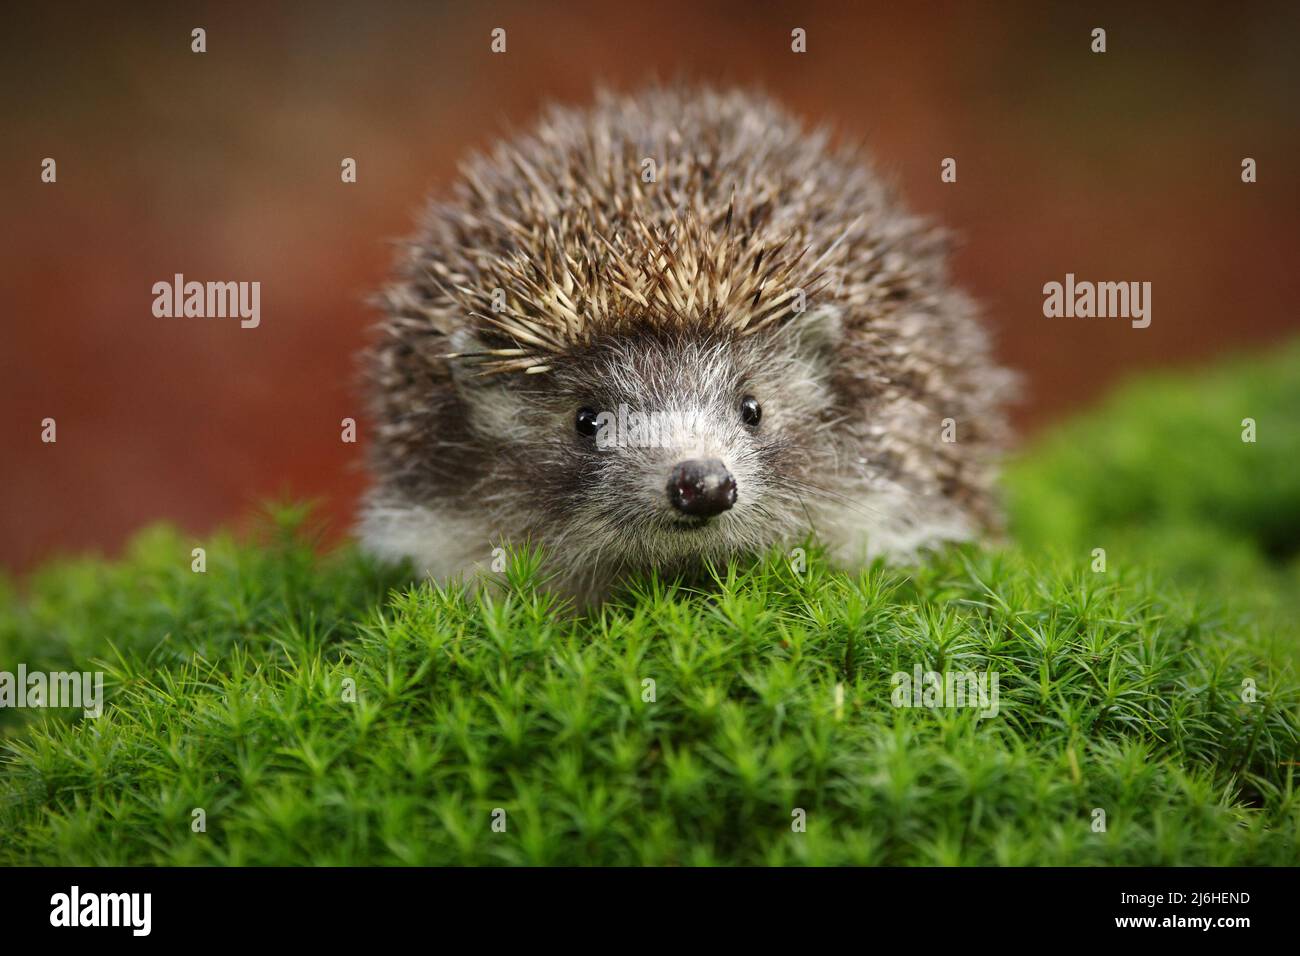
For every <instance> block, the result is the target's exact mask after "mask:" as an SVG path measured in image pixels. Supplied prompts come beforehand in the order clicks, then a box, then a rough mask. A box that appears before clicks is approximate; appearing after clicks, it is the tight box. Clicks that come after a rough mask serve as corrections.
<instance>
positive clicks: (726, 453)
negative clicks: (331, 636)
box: [361, 90, 1007, 601]
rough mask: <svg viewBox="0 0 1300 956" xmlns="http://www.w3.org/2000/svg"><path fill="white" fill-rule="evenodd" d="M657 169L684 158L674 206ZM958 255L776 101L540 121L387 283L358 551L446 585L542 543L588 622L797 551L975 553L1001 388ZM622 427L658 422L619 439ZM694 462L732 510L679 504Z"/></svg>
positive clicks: (477, 170)
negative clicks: (744, 562)
mask: <svg viewBox="0 0 1300 956" xmlns="http://www.w3.org/2000/svg"><path fill="white" fill-rule="evenodd" d="M641 155H647V156H659V157H668V159H667V160H664V161H663V168H662V170H661V175H660V178H659V181H658V182H657V183H655V184H650V185H647V184H646V183H645V182H643V181H642V179H641V177H640V176H639V175H638V172H639V169H640V168H641V167H640V164H639V162H638V161H637V157H639V156H641ZM941 255H942V244H941V243H940V242H938V241H936V237H935V236H934V234H933V232H931V231H930V230H929V229H928V228H927V227H925V226H924V224H922V223H919V222H918V221H917V220H915V219H913V218H911V217H909V216H907V215H906V214H904V213H902V212H901V211H900V210H898V208H897V207H896V206H895V205H894V203H893V200H892V199H891V198H890V196H889V194H888V192H887V191H886V190H885V189H884V188H883V187H882V186H881V184H880V183H879V181H878V180H876V179H875V178H874V177H873V176H872V175H871V174H870V173H869V172H867V170H866V169H865V168H864V167H863V166H862V165H861V164H860V162H859V161H857V160H856V159H855V158H854V157H852V156H845V155H840V154H834V153H830V152H829V151H827V150H826V148H825V142H824V137H821V136H818V135H811V134H806V133H805V132H804V131H803V130H802V128H801V127H800V126H799V125H798V123H796V122H795V121H794V120H792V119H791V118H789V117H788V116H786V115H785V114H784V113H781V112H780V111H779V110H777V109H776V108H775V107H774V106H773V105H772V104H770V103H769V102H767V101H765V100H762V99H759V98H755V97H750V96H746V95H742V94H734V93H733V94H715V93H711V92H708V91H681V90H676V91H672V90H654V91H650V92H649V93H646V94H642V95H641V96H639V97H634V98H629V99H610V98H606V99H604V100H602V101H601V103H600V104H598V106H597V107H596V108H595V109H594V110H592V111H590V112H587V113H574V112H566V111H556V112H553V113H552V114H551V116H550V117H548V119H547V120H546V121H544V122H543V123H542V125H541V126H540V127H539V129H538V131H537V132H536V133H535V134H534V136H532V137H525V138H522V139H520V140H518V141H516V142H515V143H514V144H512V145H509V146H505V147H502V148H501V149H499V150H498V151H497V153H496V154H495V155H494V156H492V157H491V158H488V159H480V160H477V161H476V162H474V163H472V164H471V165H470V166H469V167H468V168H467V171H466V180H465V183H464V184H463V185H462V186H461V188H460V191H459V194H458V198H457V200H456V201H455V202H452V203H448V204H440V205H435V206H433V207H432V209H431V211H430V214H429V217H428V220H427V222H426V225H425V227H424V230H423V231H422V233H421V235H420V236H419V237H418V238H417V240H416V242H415V243H413V244H412V247H411V254H410V256H409V258H408V260H407V262H406V264H405V266H404V267H403V270H402V275H401V277H400V279H399V281H398V282H397V283H396V284H395V285H394V286H392V287H391V288H390V289H389V292H388V297H387V304H388V309H389V315H390V317H389V320H388V322H387V323H386V325H385V335H384V338H383V340H382V341H381V343H380V344H379V346H378V347H377V348H376V349H375V350H374V351H373V353H372V362H371V379H372V395H373V398H374V409H375V417H376V419H377V430H376V441H375V443H374V448H373V460H374V465H375V470H376V472H377V474H378V476H379V482H378V484H377V486H376V488H375V489H374V490H373V492H372V493H371V495H370V496H369V498H368V501H367V506H366V510H365V513H364V517H363V521H362V528H361V532H362V537H363V540H364V541H365V542H366V544H367V545H368V547H369V548H370V549H371V550H373V551H375V552H377V553H379V554H381V555H384V556H388V557H401V558H413V559H414V560H415V561H416V563H417V565H418V566H419V567H420V568H421V569H422V570H424V571H427V572H429V573H431V574H432V575H434V576H435V577H436V578H439V579H448V578H451V577H455V576H457V575H461V574H465V573H467V572H470V571H472V570H473V569H475V568H477V567H485V566H486V565H487V564H488V562H489V561H490V559H491V554H492V549H493V547H494V546H495V545H497V544H499V543H501V542H504V541H512V542H516V543H521V542H523V541H524V540H525V539H527V540H529V541H531V542H533V543H535V544H541V545H542V546H543V547H544V549H545V551H546V554H547V556H548V559H549V569H550V571H551V572H552V573H553V574H555V575H556V578H555V586H556V587H558V588H560V589H562V590H564V591H566V592H568V593H570V594H572V595H574V596H576V597H577V598H579V600H584V601H585V600H590V599H597V598H599V597H601V596H602V595H604V594H605V593H607V591H608V589H609V587H610V586H611V584H612V583H613V582H614V581H615V580H616V579H617V578H618V577H619V576H620V575H623V574H625V573H626V572H628V571H631V570H637V569H646V568H660V569H665V570H669V571H673V570H678V569H686V568H690V567H692V566H695V565H697V564H699V563H700V562H701V561H702V560H703V559H708V558H711V559H725V558H728V557H730V556H733V555H741V554H747V553H751V552H756V551H761V550H763V549H765V548H767V547H769V546H771V545H774V544H779V543H782V542H788V541H792V540H795V539H798V538H800V537H802V536H803V535H804V534H806V533H807V532H809V531H810V530H811V531H814V532H816V533H817V534H818V535H819V536H820V537H821V539H822V541H823V542H824V543H825V544H826V545H827V546H828V547H829V548H830V550H831V552H832V554H833V555H834V556H835V557H836V558H838V559H839V560H841V561H842V562H845V563H853V562H858V561H861V560H864V559H865V558H867V557H870V556H872V555H874V554H882V553H883V554H886V555H894V556H910V555H912V554H914V553H915V552H916V550H917V549H918V548H920V547H924V546H927V545H930V544H934V543H937V542H939V541H943V540H952V539H960V538H965V537H970V536H971V535H972V534H974V533H976V532H977V531H978V530H979V529H981V528H982V527H986V526H987V525H988V524H989V523H990V522H991V520H992V519H993V518H994V517H995V509H994V508H993V507H992V504H991V500H990V497H989V485H990V481H991V469H990V459H991V452H992V451H993V450H995V449H996V447H997V446H998V444H999V441H1000V439H1001V437H1002V435H1003V433H1004V421H1003V418H1002V416H1001V413H1000V411H999V409H998V403H999V400H1000V399H1001V398H1002V396H1003V394H1004V392H1005V390H1006V386H1007V376H1006V375H1005V374H1004V373H1003V372H1001V371H1000V370H998V369H997V368H996V367H995V366H993V364H992V363H991V362H990V361H989V358H988V349H987V343H986V339H985V336H984V334H983V332H982V330H981V329H980V327H979V326H978V325H977V324H976V322H975V321H974V319H973V317H972V309H971V307H970V304H969V303H968V301H967V300H966V299H965V298H964V297H963V296H962V295H960V293H957V292H955V291H952V290H951V289H949V288H948V286H947V282H946V278H945V276H944V273H943V266H942V258H941ZM796 291H798V292H800V293H802V295H800V296H799V297H798V298H796V296H795V292H796ZM805 301H806V308H805V307H804V305H805ZM796 302H797V303H798V304H796ZM503 304H504V308H503V307H502V305H503ZM747 397H750V398H752V399H754V400H755V401H756V402H757V403H758V405H759V406H760V407H761V417H760V418H759V419H758V420H757V422H756V423H755V422H754V421H751V420H747V419H746V417H745V416H744V415H742V411H741V403H742V401H743V400H745V399H746V398H747ZM620 408H622V409H624V410H625V413H627V412H630V413H637V414H638V415H640V416H647V415H649V416H654V421H655V424H656V426H661V427H656V428H654V429H653V430H652V433H651V434H650V435H648V436H647V435H646V434H645V433H644V432H642V433H640V434H636V435H631V436H629V435H627V434H626V432H625V431H624V432H623V433H622V434H619V433H618V431H617V430H616V431H615V434H614V435H612V436H611V435H610V434H609V433H608V425H609V423H610V421H611V418H612V420H613V422H615V423H617V424H618V425H622V424H623V423H624V422H626V421H627V418H628V416H627V415H626V414H625V415H624V416H623V417H622V418H620V416H619V412H620ZM580 409H587V410H590V411H591V412H595V413H602V412H603V413H608V414H607V415H606V416H605V417H604V418H603V419H602V420H603V421H604V422H605V423H606V426H607V429H606V431H605V432H602V433H601V435H600V436H593V435H590V434H584V433H582V432H581V431H580V430H579V429H578V428H576V427H575V418H576V416H577V414H578V411H579V410H580ZM946 419H951V420H952V422H953V426H952V429H950V430H952V431H955V433H956V438H957V441H955V442H949V441H945V440H944V430H945V420H946ZM611 437H613V438H614V439H615V442H614V447H606V446H607V445H608V444H609V442H608V441H607V439H609V438H611ZM619 438H621V439H623V440H622V441H618V440H617V439H619ZM629 438H630V439H631V440H630V441H629V440H628V439H629ZM647 438H648V439H649V440H647ZM683 462H686V463H699V462H707V463H710V464H709V465H708V467H709V468H710V469H713V470H714V471H716V472H717V473H718V474H722V475H725V476H729V478H728V480H729V481H730V482H731V484H732V485H734V503H730V502H731V499H730V497H728V499H727V502H726V503H730V507H729V508H725V510H719V512H718V513H716V514H712V516H711V517H708V518H707V519H703V518H700V517H692V516H690V515H687V514H684V513H683V511H682V509H681V508H680V507H675V506H674V503H673V502H674V500H677V501H678V502H679V504H680V501H681V498H680V496H679V497H678V498H676V499H675V498H674V495H673V489H672V487H670V480H671V481H675V480H677V479H676V478H675V477H674V476H677V475H680V474H683V472H680V471H675V469H677V468H678V466H679V465H681V464H682V463H683ZM711 473H712V472H711ZM678 487H679V488H681V487H683V486H682V485H680V484H679V485H678ZM692 487H693V486H692ZM701 487H702V486H701ZM728 490H731V489H730V487H728ZM718 507H719V509H721V508H724V507H725V504H724V505H719V506H718Z"/></svg>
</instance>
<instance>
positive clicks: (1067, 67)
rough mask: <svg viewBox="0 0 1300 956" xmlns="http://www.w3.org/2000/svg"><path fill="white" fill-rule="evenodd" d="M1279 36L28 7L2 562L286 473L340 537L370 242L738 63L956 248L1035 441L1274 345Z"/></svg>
mask: <svg viewBox="0 0 1300 956" xmlns="http://www.w3.org/2000/svg"><path fill="white" fill-rule="evenodd" d="M38 6H41V8H40V9H38ZM1144 6H1145V5H1144ZM196 26H202V27H205V28H206V29H207V31H208V52H207V53H205V54H202V55H199V54H194V53H191V52H190V30H191V29H192V28H193V27H196ZM496 26H502V27H505V28H506V29H507V36H508V52H507V53H506V54H505V55H493V54H492V53H491V52H490V51H489V34H490V31H491V30H492V28H493V27H496ZM796 26H799V27H803V28H804V29H806V30H807V32H808V46H809V52H808V53H807V54H805V55H795V54H793V53H791V52H790V31H791V29H792V28H794V27H796ZM1095 26H1102V27H1105V28H1106V29H1107V31H1108V47H1109V51H1108V52H1107V53H1106V54H1104V55H1095V54H1093V53H1091V52H1090V50H1089V43H1090V37H1089V33H1090V30H1091V29H1092V28H1093V27H1095ZM1298 28H1300V16H1298V15H1297V12H1296V7H1295V6H1294V5H1286V6H1263V5H1249V6H1245V7H1242V6H1240V5H1233V6H1216V7H1197V6H1189V5H1187V4H1170V5H1168V6H1161V7H1150V8H1146V9H1143V10H1137V11H1134V10H1129V9H1127V7H1126V5H1116V6H1113V7H1094V8H1090V9H1086V10H1085V9H1084V8H1083V7H1082V6H1081V5H1075V4H1071V5H1070V6H1068V7H1062V8H1061V9H1052V8H1051V7H1048V6H1044V5H1042V4H1037V3H1029V4H1023V5H1000V6H998V7H997V8H996V9H995V8H993V7H992V6H991V5H986V4H973V3H972V4H961V5H913V4H889V5H887V6H880V7H877V8H871V7H867V6H863V5H857V4H854V5H843V6H835V5H821V4H810V3H790V4H768V3H737V4H703V3H698V2H689V3H677V2H656V3H649V4H620V5H603V4H585V3H563V4H560V3H528V4H519V5H511V4H494V3H451V4H446V5H434V4H428V3H421V4H413V3H412V4H367V3H359V2H358V3H347V4H343V3H336V4H325V3H320V4H294V5H268V4H247V5H243V4H233V3H229V4H220V5H217V4H212V5H208V4H185V3H171V4H167V5H166V6H161V5H160V6H151V5H145V4H129V5H126V4H124V5H113V6H112V7H108V6H107V5H106V6H105V7H104V8H102V9H100V8H90V7H86V8H83V7H79V6H65V7H57V6H55V7H50V8H45V7H44V6H43V5H36V4H26V5H24V6H23V7H22V8H21V9H20V10H17V11H13V12H9V13H7V14H6V20H5V27H4V33H3V37H2V38H0V104H2V105H3V113H2V114H0V115H2V116H3V128H4V131H5V137H4V149H3V150H0V194H2V195H3V201H2V202H0V218H2V219H3V224H4V228H3V230H0V303H2V306H3V317H2V318H0V323H2V325H0V329H2V339H0V456H2V457H0V487H2V488H3V490H4V497H3V503H2V504H0V565H4V566H8V567H10V568H18V569H23V568H27V567H30V566H31V565H32V564H33V563H34V562H36V561H38V560H40V559H42V558H44V557H47V556H49V555H50V554H52V553H56V552H66V551H80V550H85V549H93V550H103V551H107V552H110V553H111V552H112V551H113V550H114V549H116V548H117V547H118V546H119V545H120V544H121V542H122V540H123V538H124V537H125V536H126V535H127V534H129V533H130V532H131V531H132V530H134V529H135V528H137V527H139V526H140V525H142V524H144V523H147V522H149V521H152V520H155V519H160V518H163V519H169V520H173V521H176V522H179V523H180V524H181V525H182V526H184V527H186V528H189V529H191V530H193V531H194V532H195V533H202V532H203V531H204V530H206V529H208V528H210V527H213V526H214V525H217V524H220V523H226V522H231V521H234V520H237V519H239V518H240V516H242V515H245V514H246V513H247V511H248V509H249V507H250V505H251V504H253V503H254V502H256V501H257V500H259V499H261V498H263V497H267V496H271V495H275V494H277V493H280V492H289V493H292V494H296V495H302V496H321V497H323V498H324V499H325V503H326V512H327V513H328V514H329V515H330V516H331V517H332V518H333V519H334V526H335V528H336V529H338V530H345V529H346V527H347V525H348V523H349V522H350V520H351V517H352V514H353V509H354V506H355V501H356V496H357V494H358V493H359V492H360V490H361V489H362V487H363V486H364V472H363V471H362V470H361V466H360V459H361V453H360V448H359V446H357V445H345V444H343V443H342V442H341V441H340V440H339V421H340V419H342V418H343V417H345V416H354V417H358V418H360V417H361V413H362V408H361V402H360V399H359V390H358V388H357V374H356V362H355V358H354V356H355V353H356V351H357V350H358V348H360V347H361V346H362V344H363V343H364V342H365V341H366V337H367V328H368V326H369V325H370V324H371V323H372V322H373V321H374V319H375V315H374V313H373V312H372V311H371V309H370V308H369V307H368V306H367V305H366V304H365V298H366V296H367V295H368V294H369V293H371V292H372V291H374V290H375V289H376V288H377V287H378V286H379V285H380V284H381V283H382V282H383V280H384V278H385V276H386V274H387V271H388V268H389V265H390V263H391V261H392V252H393V251H392V248H391V246H390V244H389V240H392V239H396V238H399V237H402V236H404V235H406V234H407V233H408V232H409V231H410V229H411V226H412V223H413V216H414V212H415V209H416V206H417V204H418V202H419V201H420V200H421V199H422V197H423V196H425V195H426V194H428V193H429V192H430V191H433V190H437V189H439V188H441V187H443V186H444V185H445V184H447V183H448V181H449V180H450V179H451V177H452V176H453V175H454V173H455V169H456V163H457V160H458V158H459V157H460V156H462V155H463V154H464V153H465V152H466V151H467V150H468V149H471V148H474V147H482V146H485V145H487V144H489V143H491V142H492V140H493V139H494V138H495V137H496V136H497V135H499V134H500V133H501V132H502V131H504V130H505V129H507V128H508V127H510V126H512V125H513V126H518V125H521V124H524V123H526V122H527V121H528V120H529V118H530V117H531V116H532V115H533V114H534V112H535V111H536V109H537V107H538V105H539V104H540V103H541V102H543V101H545V100H547V99H558V100H565V101H584V100H587V99H589V98H590V96H591V91H592V89H593V87H594V85H595V84H597V83H598V82H602V81H603V82H606V83H609V84H611V85H614V86H616V87H629V86H635V85H636V84H638V83H640V82H642V81H645V80H647V79H649V78H651V77H653V76H656V75H657V76H659V77H663V78H670V79H671V78H676V77H685V78H694V79H709V80H714V81H718V82H739V83H755V84H758V85H761V86H762V87H764V88H766V89H767V90H768V91H770V92H771V93H773V94H775V95H776V96H777V97H778V98H779V99H781V100H783V101H784V102H785V103H786V104H787V105H788V106H789V107H791V108H792V109H793V110H795V111H797V112H799V113H801V114H803V115H805V116H807V117H808V118H810V119H812V120H825V121H828V122H831V123H833V124H834V126H835V128H836V129H837V130H839V131H840V133H841V134H843V135H844V136H846V137H849V138H862V139H864V140H865V141H866V142H867V143H868V144H869V145H870V148H871V150H872V152H873V153H874V155H875V157H876V159H877V161H878V164H879V166H880V168H881V169H883V170H884V171H885V172H887V173H888V174H889V175H890V176H892V177H894V178H895V179H896V180H897V181H898V182H899V184H900V185H901V187H902V189H903V192H904V195H905V196H906V197H907V199H908V201H909V202H910V204H911V205H912V206H913V207H914V208H916V209H917V210H919V211H922V212H924V213H926V214H929V215H931V216H932V217H934V218H936V219H938V220H940V221H942V222H943V223H945V224H946V225H948V226H949V227H950V228H952V229H953V230H954V231H955V232H956V233H957V235H958V237H959V239H960V245H959V248H958V251H957V254H956V257H955V261H954V270H955V272H956V275H957V277H958V279H959V281H960V282H962V283H963V284H964V285H965V286H966V287H968V288H969V289H970V290H971V291H972V292H974V293H975V295H976V296H977V297H978V298H979V299H980V300H981V301H982V302H983V303H984V305H985V307H986V310H987V313H988V316H989V321H990V323H991V324H992V325H993V326H994V328H995V331H996V333H997V335H998V342H999V352H1000V354H1001V355H1002V357H1003V358H1004V360H1005V361H1007V362H1008V363H1010V364H1012V365H1014V366H1016V367H1018V368H1020V369H1022V370H1023V371H1024V372H1025V373H1026V376H1027V394H1026V400H1025V402H1024V403H1023V404H1022V405H1021V406H1020V407H1019V408H1018V409H1017V410H1016V418H1017V422H1018V424H1019V425H1020V426H1021V428H1022V430H1023V431H1024V432H1027V433H1028V432H1032V431H1033V430H1034V429H1035V428H1037V427H1039V426H1041V425H1042V424H1043V423H1045V422H1049V421H1051V420H1053V419H1055V418H1057V417H1059V416H1060V415H1061V414H1063V413H1065V412H1066V411H1068V410H1070V409H1073V408H1075V407H1077V406H1079V405H1081V404H1083V403H1086V402H1087V401H1089V400H1091V399H1093V398H1094V397H1096V396H1097V395H1098V394H1099V393H1100V392H1101V391H1102V390H1104V389H1105V388H1107V387H1108V386H1109V385H1111V384H1112V383H1113V382H1114V381H1115V380H1116V379H1117V378H1119V377H1121V376H1122V375H1124V374H1126V373H1128V372H1130V371H1132V370H1136V369H1140V368H1146V367H1151V366H1163V365H1174V364H1183V363H1186V362H1190V361H1194V360H1206V359H1212V358H1215V357H1218V356H1221V355H1223V354H1225V353H1227V352H1231V351H1235V350H1238V349H1240V348H1245V347H1248V346H1259V345H1260V344H1261V343H1269V342H1276V341H1279V340H1281V339H1282V338H1284V337H1285V336H1286V335H1288V334H1291V333H1294V332H1295V331H1296V330H1297V329H1298V328H1300V321H1298V320H1297V311H1296V303H1297V300H1298V298H1300V269H1297V262H1298V261H1300V234H1298V232H1297V225H1296V224H1297V211H1298V208H1297V207H1298V206H1300V191H1298V190H1297V189H1296V181H1297V180H1296V172H1297V170H1296V158H1297V155H1300V151H1298V149H1297V147H1298V146H1300V143H1298V142H1297V141H1298V140H1300V129H1298V127H1297V123H1296V108H1295V103H1296V100H1295V97H1296V93H1297V91H1300V76H1298V75H1297V74H1298V73H1300V66H1298V65H1297V60H1298V59H1300V58H1297V56H1296V53H1295V50H1296V38H1297V36H1298V35H1300V29H1298ZM47 156H50V157H54V158H55V159H56V160H57V162H58V182H57V184H55V185H47V184H42V183H41V182H40V163H41V160H42V159H43V158H44V157H47ZM344 156H352V157H355V158H356V159H357V161H358V170H359V182H358V183H356V184H355V185H344V184H342V183H341V182H340V179H339V163H340V160H341V159H342V158H343V157H344ZM945 156H953V157H955V158H956V159H957V161H958V182H957V183H956V184H952V185H945V184H942V183H941V182H940V180H939V163H940V160H941V159H942V158H943V157H945ZM1245 156H1251V157H1254V158H1255V159H1256V160H1258V163H1259V182H1258V183H1256V184H1254V185H1244V184H1243V183H1242V182H1241V180H1240V163H1241V159H1242V157H1245ZM176 272H182V273H184V274H185V276H186V278H187V279H195V280H199V281H207V280H223V281H225V280H243V281H253V280H257V281H260V282H261V283H262V324H261V327H260V328H258V329H252V330H244V329H240V328H239V326H238V322H237V321H236V320H219V319H218V320H207V319H158V318H155V317H154V316H153V315H152V312H151V305H152V301H153V295H152V292H151V287H152V285H153V283H155V282H158V281H170V279H171V277H172V275H173V274H174V273H176ZM1066 272H1074V273H1075V274H1076V275H1077V276H1078V278H1079V279H1081V280H1082V279H1093V280H1112V281H1119V280H1134V281H1150V282H1152V283H1153V292H1152V305H1153V322H1152V325H1151V327H1150V328H1148V329H1145V330H1134V329H1131V328H1129V326H1128V323H1127V322H1126V321H1122V320H1109V321H1107V320H1084V319H1057V320H1049V319H1045V318H1044V317H1043V315H1042V298H1043V296H1042V286H1043V283H1045V282H1048V281H1052V280H1056V281H1061V280H1063V279H1064V276H1065V273H1066ZM47 416H49V417H53V418H55V419H57V421H58V442H57V444H54V445H46V444H42V443H41V441H40V422H41V419H43V418H45V417H47ZM364 436H365V432H364V428H363V430H362V439H363V440H364Z"/></svg>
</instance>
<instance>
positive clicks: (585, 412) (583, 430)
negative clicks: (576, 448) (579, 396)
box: [573, 408, 597, 438]
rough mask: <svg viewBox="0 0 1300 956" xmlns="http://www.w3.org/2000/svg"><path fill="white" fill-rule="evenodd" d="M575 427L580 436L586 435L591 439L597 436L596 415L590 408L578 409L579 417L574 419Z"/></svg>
mask: <svg viewBox="0 0 1300 956" xmlns="http://www.w3.org/2000/svg"><path fill="white" fill-rule="evenodd" d="M573 427H574V428H576V429H577V430H578V434H579V435H586V436H587V437H588V438H590V437H591V436H592V435H594V434H596V430H597V426H596V413H595V412H593V411H592V410H591V409H590V408H580V409H578V414H577V416H576V417H575V418H574V419H573Z"/></svg>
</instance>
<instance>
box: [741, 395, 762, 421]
mask: <svg viewBox="0 0 1300 956" xmlns="http://www.w3.org/2000/svg"><path fill="white" fill-rule="evenodd" d="M762 418H763V406H762V405H760V404H758V399H756V398H755V397H754V396H753V395H746V396H745V397H744V398H742V399H741V400H740V420H741V421H743V422H744V423H745V424H746V425H748V426H750V427H751V428H752V427H754V426H755V425H757V424H758V423H759V422H760V421H761V420H762Z"/></svg>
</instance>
